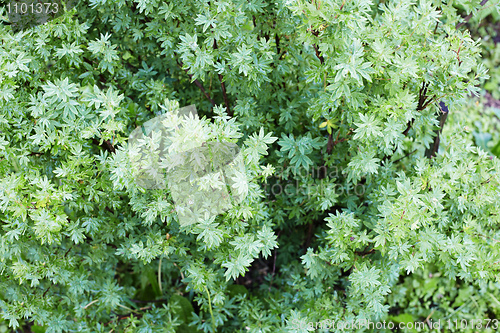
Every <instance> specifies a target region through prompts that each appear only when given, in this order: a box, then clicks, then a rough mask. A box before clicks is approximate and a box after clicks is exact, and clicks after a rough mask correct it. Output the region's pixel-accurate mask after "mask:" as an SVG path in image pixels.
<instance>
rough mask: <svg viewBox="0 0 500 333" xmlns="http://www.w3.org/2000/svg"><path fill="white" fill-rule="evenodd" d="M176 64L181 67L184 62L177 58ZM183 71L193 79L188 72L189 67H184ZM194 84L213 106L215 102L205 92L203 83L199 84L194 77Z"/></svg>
mask: <svg viewBox="0 0 500 333" xmlns="http://www.w3.org/2000/svg"><path fill="white" fill-rule="evenodd" d="M177 64H178V65H179V66H180V67H181V68H182V67H184V64H183V63H182V61H180V60H177ZM184 71H185V72H186V74H187V75H188V76H189V78H190V79H191V80H193V74H189V69H184ZM194 84H196V86H197V87H198V88H200V90H201V92H202V93H203V94H204V95H205V97H206V98H207V99H208V100H209V101H210V104H212V106H215V103H214V101H213V100H212V98H210V96H209V95H208V94H207V92H206V91H205V88H204V87H203V84H201V82H200V81H198V79H195V80H194Z"/></svg>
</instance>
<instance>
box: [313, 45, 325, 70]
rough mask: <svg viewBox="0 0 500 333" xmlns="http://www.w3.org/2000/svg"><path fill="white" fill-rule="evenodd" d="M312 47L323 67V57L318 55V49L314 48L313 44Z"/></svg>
mask: <svg viewBox="0 0 500 333" xmlns="http://www.w3.org/2000/svg"><path fill="white" fill-rule="evenodd" d="M313 47H314V51H316V57H318V59H319V61H320V62H321V64H322V65H323V64H324V63H325V58H323V56H322V55H321V54H320V53H319V49H318V47H317V46H316V44H313Z"/></svg>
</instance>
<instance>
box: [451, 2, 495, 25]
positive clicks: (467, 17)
mask: <svg viewBox="0 0 500 333" xmlns="http://www.w3.org/2000/svg"><path fill="white" fill-rule="evenodd" d="M488 1H489V0H483V1H481V3H480V4H479V5H481V6H484V5H485V4H486V3H487V2H488ZM471 18H472V13H470V14H469V15H467V16H466V17H464V21H463V22H460V23H458V24H457V25H456V26H455V29H458V28H460V27H461V26H463V25H465V24H466V23H467V22H469V20H470V19H471Z"/></svg>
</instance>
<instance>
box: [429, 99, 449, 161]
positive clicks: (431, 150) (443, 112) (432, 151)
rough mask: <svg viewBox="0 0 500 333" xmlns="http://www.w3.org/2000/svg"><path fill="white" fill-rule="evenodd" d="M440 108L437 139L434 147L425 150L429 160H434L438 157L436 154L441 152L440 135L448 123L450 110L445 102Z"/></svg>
mask: <svg viewBox="0 0 500 333" xmlns="http://www.w3.org/2000/svg"><path fill="white" fill-rule="evenodd" d="M439 106H440V110H439V116H438V119H439V129H438V130H437V131H436V137H435V138H434V143H433V144H432V147H429V148H428V149H426V150H425V156H427V158H433V157H435V156H436V153H437V151H438V150H439V141H440V139H439V135H440V134H441V132H442V131H443V127H444V123H445V122H446V118H447V117H448V108H447V107H446V105H445V104H444V103H443V102H440V103H439Z"/></svg>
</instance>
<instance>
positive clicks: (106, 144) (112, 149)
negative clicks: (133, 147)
mask: <svg viewBox="0 0 500 333" xmlns="http://www.w3.org/2000/svg"><path fill="white" fill-rule="evenodd" d="M92 143H93V144H95V145H96V146H100V147H102V148H103V149H104V150H107V151H109V152H110V153H114V152H115V147H114V146H113V145H112V144H111V142H109V141H108V140H104V141H103V142H102V144H101V143H100V142H99V140H97V139H96V138H92Z"/></svg>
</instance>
